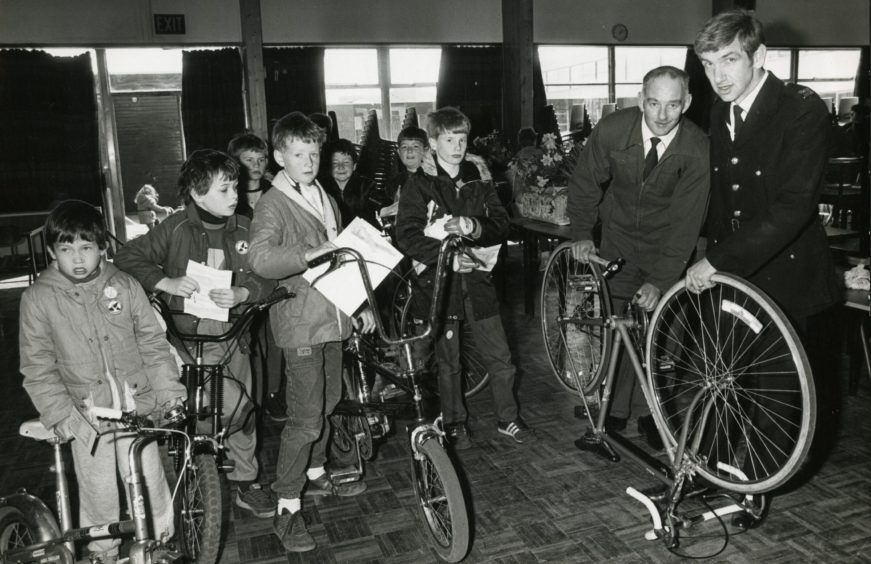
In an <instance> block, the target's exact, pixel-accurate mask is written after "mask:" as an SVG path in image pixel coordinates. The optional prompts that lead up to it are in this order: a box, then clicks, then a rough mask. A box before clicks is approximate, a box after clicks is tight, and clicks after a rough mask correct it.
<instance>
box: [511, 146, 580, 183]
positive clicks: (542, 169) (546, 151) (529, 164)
mask: <svg viewBox="0 0 871 564" xmlns="http://www.w3.org/2000/svg"><path fill="white" fill-rule="evenodd" d="M573 148H574V147H573V143H572V142H571V141H570V140H567V141H565V142H564V146H563V147H560V145H559V144H558V143H557V137H556V135H554V134H553V133H545V134H544V135H542V137H541V144H540V147H539V148H538V149H535V148H533V149H532V150H529V151H526V150H521V151H519V152H518V154H517V156H515V157H514V160H513V161H512V165H513V166H514V169H515V171H516V174H517V175H518V176H519V177H520V178H522V179H524V180H523V183H524V184H525V186H526V188H527V190H530V191H532V192H542V191H544V190H545V189H546V188H548V187H553V186H566V185H567V184H568V178H569V175H570V174H571V165H572V162H571V159H569V158H567V157H566V156H565V155H568V154H571V153H572V149H573Z"/></svg>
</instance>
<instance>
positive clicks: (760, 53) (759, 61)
mask: <svg viewBox="0 0 871 564" xmlns="http://www.w3.org/2000/svg"><path fill="white" fill-rule="evenodd" d="M766 55H768V48H767V47H766V46H765V45H762V44H760V45H759V47H757V48H756V52H755V53H753V68H757V69H761V68H762V66H763V65H764V64H765V57H766Z"/></svg>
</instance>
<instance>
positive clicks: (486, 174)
mask: <svg viewBox="0 0 871 564" xmlns="http://www.w3.org/2000/svg"><path fill="white" fill-rule="evenodd" d="M463 160H464V161H467V162H470V163H472V164H474V165H475V166H476V167H478V173H479V174H480V175H481V180H483V181H485V182H487V181H488V180H493V176H492V175H491V174H490V169H488V168H487V163H486V161H484V159H483V158H481V157H479V156H478V155H472V154H470V153H466V156H465V157H464V158H463ZM418 170H422V171H423V172H425V173H426V174H428V175H430V176H438V175H439V173H438V168H437V167H436V162H435V157H434V156H433V154H432V151H429V152H427V153H426V154H424V156H423V162H422V163H421V165H420V168H419V169H418Z"/></svg>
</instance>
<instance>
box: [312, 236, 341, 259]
mask: <svg viewBox="0 0 871 564" xmlns="http://www.w3.org/2000/svg"><path fill="white" fill-rule="evenodd" d="M336 249H338V247H336V245H334V244H333V242H332V241H325V242H323V243H321V244H320V245H318V246H317V247H315V248H314V249H309V250H307V251H306V252H305V261H306V262H311V261H312V260H314V259H316V258H318V257H319V256H321V255H322V254H324V253H328V252H330V251H335V250H336Z"/></svg>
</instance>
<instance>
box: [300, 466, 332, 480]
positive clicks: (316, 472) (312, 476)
mask: <svg viewBox="0 0 871 564" xmlns="http://www.w3.org/2000/svg"><path fill="white" fill-rule="evenodd" d="M326 473H327V471H326V469H325V468H324V467H323V466H315V467H313V468H309V469H308V470H306V471H305V475H306V476H308V479H309V480H317V479H318V478H320V477H321V476H323V475H324V474H326Z"/></svg>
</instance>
